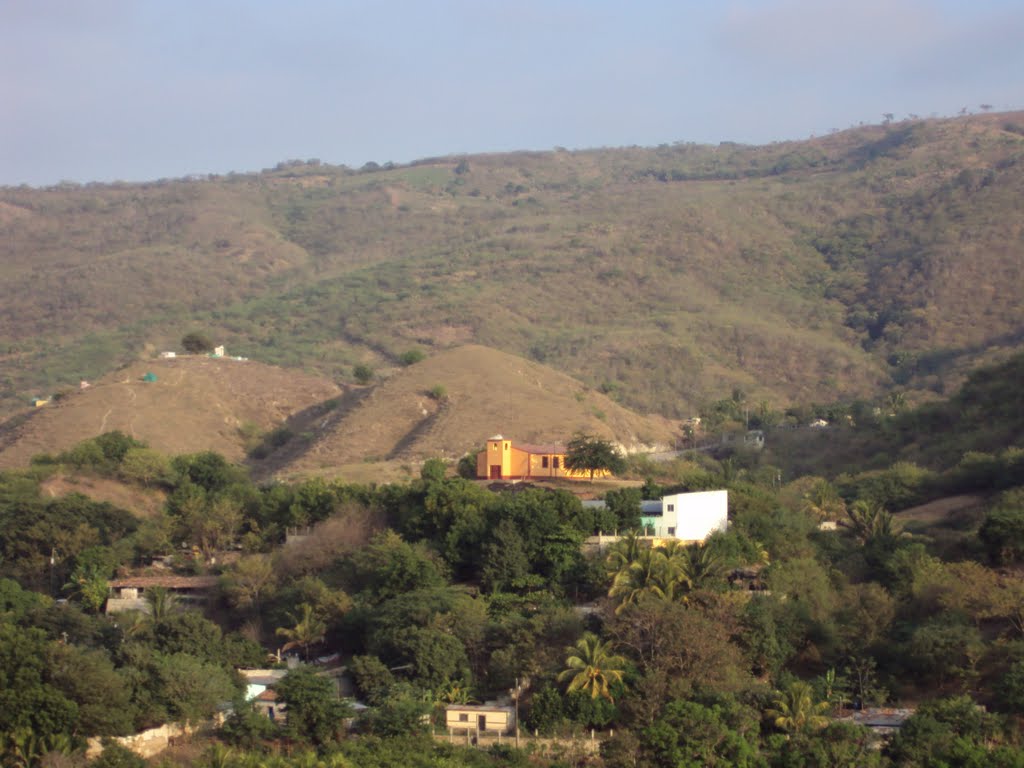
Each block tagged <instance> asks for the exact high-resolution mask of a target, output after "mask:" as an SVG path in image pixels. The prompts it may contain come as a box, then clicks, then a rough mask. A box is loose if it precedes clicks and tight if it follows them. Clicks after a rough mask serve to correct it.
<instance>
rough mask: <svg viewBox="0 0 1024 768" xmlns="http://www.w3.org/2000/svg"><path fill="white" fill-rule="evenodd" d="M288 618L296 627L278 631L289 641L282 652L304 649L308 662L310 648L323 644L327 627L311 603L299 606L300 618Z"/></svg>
mask: <svg viewBox="0 0 1024 768" xmlns="http://www.w3.org/2000/svg"><path fill="white" fill-rule="evenodd" d="M288 617H289V618H290V619H291V620H292V623H293V624H294V626H292V627H280V628H279V629H278V630H277V634H278V635H280V636H281V637H284V638H285V639H286V640H287V641H288V642H286V643H285V644H284V647H283V649H282V650H285V651H287V650H290V649H292V648H302V654H303V656H304V657H305V659H306V660H307V661H308V660H309V647H310V646H311V645H316V644H317V643H322V642H323V639H324V636H325V634H326V633H327V625H326V624H325V623H324V622H323V620H322V619H321V618H320V617H319V616H317V615H316V613H315V612H314V610H313V606H311V605H310V604H309V603H303V604H302V605H300V606H299V616H298V618H296V617H295V616H294V615H292V614H288Z"/></svg>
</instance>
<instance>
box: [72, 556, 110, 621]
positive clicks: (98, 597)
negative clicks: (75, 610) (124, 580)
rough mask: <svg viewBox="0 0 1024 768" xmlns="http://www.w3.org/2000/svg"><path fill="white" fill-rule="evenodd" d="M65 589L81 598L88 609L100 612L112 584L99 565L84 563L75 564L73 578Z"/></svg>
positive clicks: (92, 611)
mask: <svg viewBox="0 0 1024 768" xmlns="http://www.w3.org/2000/svg"><path fill="white" fill-rule="evenodd" d="M64 589H65V590H66V591H67V592H69V593H71V594H72V595H73V596H74V597H77V598H78V599H79V600H81V601H82V605H83V606H85V609H86V610H88V611H90V612H91V613H99V611H100V609H101V608H102V607H103V604H104V603H105V602H106V601H107V593H108V592H109V591H110V584H109V582H108V581H107V578H106V576H104V575H103V571H102V570H101V569H100V566H99V565H97V564H96V563H82V564H79V565H77V566H75V570H74V571H73V572H72V573H71V580H70V581H69V582H68V583H67V584H65V585H64Z"/></svg>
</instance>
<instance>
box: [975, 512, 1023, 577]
mask: <svg viewBox="0 0 1024 768" xmlns="http://www.w3.org/2000/svg"><path fill="white" fill-rule="evenodd" d="M1006 495H1007V496H1009V494H1006ZM978 536H979V537H980V538H981V542H982V544H984V546H985V550H986V551H987V552H988V555H989V557H990V558H991V560H992V562H993V563H995V564H997V565H1009V564H1011V563H1017V562H1021V561H1024V509H1021V508H1012V507H1007V506H1002V505H1000V506H998V507H997V508H996V509H993V510H992V511H991V512H989V513H988V515H986V517H985V522H984V523H982V525H981V528H980V529H979V530H978Z"/></svg>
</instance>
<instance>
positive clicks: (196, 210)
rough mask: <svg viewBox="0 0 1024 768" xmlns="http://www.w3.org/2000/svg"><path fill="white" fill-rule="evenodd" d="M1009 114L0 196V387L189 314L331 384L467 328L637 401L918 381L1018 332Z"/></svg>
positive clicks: (135, 344)
mask: <svg viewBox="0 0 1024 768" xmlns="http://www.w3.org/2000/svg"><path fill="white" fill-rule="evenodd" d="M1022 157H1024V116H1022V115H1020V114H1001V115H981V116H972V117H964V118H958V119H950V120H925V121H912V122H911V121H908V122H902V123H894V124H888V125H882V126H865V127H861V128H855V129H851V130H849V131H845V132H841V133H836V134H833V135H830V136H827V137H821V138H815V139H810V140H807V141H801V142H788V143H780V144H773V145H770V146H765V147H748V146H740V145H733V144H722V145H719V146H698V145H692V144H676V145H671V146H667V145H666V146H661V147H657V148H650V149H644V148H628V149H614V150H594V151H579V152H567V151H563V150H554V151H552V152H546V153H517V154H506V155H488V156H473V157H453V158H439V159H431V160H424V161H421V162H419V163H415V164H412V165H409V166H402V167H391V166H378V165H375V164H368V166H366V167H364V168H362V169H359V170H352V169H347V168H342V167H332V166H327V165H323V164H321V163H319V162H316V161H308V162H291V163H282V164H281V165H279V166H278V167H277V168H275V169H273V170H267V171H264V172H261V173H249V174H229V175H227V176H223V177H208V178H207V177H203V178H196V179H187V180H162V181H157V182H153V183H150V184H137V185H136V184H113V185H86V186H84V187H78V186H74V185H63V186H60V187H56V188H51V189H29V188H17V189H14V188H6V189H3V190H0V274H2V275H3V280H2V281H0V337H2V339H3V348H0V366H2V368H0V372H2V379H0V398H2V401H0V406H2V408H3V409H4V410H5V411H7V412H10V411H11V410H14V409H16V408H20V407H24V405H25V403H26V401H27V398H28V397H30V396H32V395H37V394H39V395H43V394H49V393H51V392H52V391H54V390H58V389H60V388H61V387H62V386H69V385H74V384H77V382H78V380H79V379H80V378H83V377H84V378H92V377H95V376H97V375H99V374H101V373H104V372H106V371H108V370H110V369H111V368H112V367H114V366H116V365H118V364H121V363H124V362H127V361H129V360H132V359H134V358H136V357H137V356H138V355H140V354H145V353H152V351H154V350H156V349H159V348H166V347H173V346H175V345H176V344H177V340H178V339H180V338H181V336H182V334H183V333H185V332H186V331H189V330H193V329H196V328H201V329H203V330H205V331H206V332H207V333H208V334H210V335H212V336H213V337H215V338H216V339H218V340H219V341H223V342H225V343H227V345H228V347H229V350H230V351H232V352H234V353H238V354H243V355H246V356H249V357H251V358H253V359H257V360H261V361H264V362H270V363H275V364H281V365H292V366H299V367H305V368H307V369H311V370H314V371H316V372H318V373H321V374H325V375H327V376H330V377H334V378H336V379H346V378H349V377H350V376H351V373H352V369H353V366H354V365H355V364H359V363H361V364H364V365H368V366H371V367H373V368H374V369H376V370H377V371H379V372H381V373H387V372H388V370H389V369H390V368H391V367H393V366H395V365H396V363H397V361H398V358H399V356H400V355H401V354H402V353H403V352H407V351H409V350H410V349H421V350H423V351H426V352H429V351H431V350H435V349H439V348H445V347H448V346H452V345H457V344H462V343H466V342H475V343H479V344H484V345H487V346H491V347H495V348H497V349H501V350H504V351H507V352H512V353H515V354H519V355H523V356H527V357H530V358H532V359H534V360H536V361H539V362H543V363H545V364H546V365H549V366H552V367H554V368H556V369H557V370H561V371H563V372H565V373H568V374H570V375H572V376H574V377H576V378H579V379H581V380H582V381H584V382H585V383H587V384H588V385H590V386H592V387H594V388H600V389H601V390H602V391H604V392H605V393H606V394H610V395H612V396H613V397H615V398H618V399H619V400H620V401H621V402H623V403H624V404H626V405H630V406H632V407H635V408H638V409H639V410H641V411H656V412H660V413H662V414H664V415H666V416H690V415H693V413H695V412H696V410H697V408H698V406H699V405H700V404H702V403H704V402H706V401H708V400H714V399H717V398H719V397H721V396H723V393H728V392H729V391H731V390H732V389H733V388H741V389H743V390H744V391H745V392H746V393H747V395H748V396H749V397H750V398H751V400H752V401H754V400H767V401H770V402H771V403H772V404H773V406H774V407H776V408H779V407H782V406H785V405H789V404H792V403H794V402H810V401H818V402H825V401H834V400H837V399H841V398H852V397H856V396H860V397H877V396H879V395H881V394H882V393H884V392H885V391H887V390H888V389H889V388H891V387H892V386H894V385H895V386H899V387H901V388H903V389H905V390H907V391H908V393H909V396H910V398H911V399H914V398H916V397H928V396H931V395H930V394H929V393H933V392H938V393H942V392H948V391H953V390H954V389H955V387H956V385H957V384H958V383H959V381H961V380H962V377H963V374H964V372H965V371H966V370H968V369H969V368H971V367H973V366H974V365H975V364H977V363H978V362H979V361H982V360H986V359H990V358H994V357H998V356H1000V355H1001V354H1004V353H1005V352H1006V351H1008V350H1012V349H1014V348H1016V347H1018V346H1019V343H1020V340H1021V334H1022V325H1021V320H1020V313H1019V307H1020V306H1021V304H1022V301H1024V275H1022V268H1024V267H1022V265H1024V258H1022V256H1024V254H1022V231H1021V227H1022V226H1024V225H1022V223H1021V219H1020V216H1019V215H1017V214H1018V211H1019V200H1020V199H1021V194H1022V192H1024V164H1022V162H1021V159H1022Z"/></svg>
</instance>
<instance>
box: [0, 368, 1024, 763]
mask: <svg viewBox="0 0 1024 768" xmlns="http://www.w3.org/2000/svg"><path fill="white" fill-rule="evenodd" d="M1021 359H1022V358H1021V357H1020V356H1018V357H1017V358H1015V359H1013V360H1011V361H1010V362H1008V363H1006V364H1004V365H1001V366H996V367H991V368H986V369H983V370H981V371H978V372H977V373H975V374H974V375H972V377H971V378H970V380H969V381H968V382H967V384H966V385H965V386H964V388H963V389H962V390H961V391H960V392H959V393H958V394H957V395H955V396H954V397H953V398H951V399H950V400H949V401H948V402H946V403H941V404H939V403H937V404H934V405H929V406H927V407H926V408H907V409H906V410H905V411H903V412H902V413H899V414H883V415H881V416H880V417H879V418H878V419H876V420H875V421H866V420H862V421H861V422H858V423H857V424H855V425H849V426H848V427H845V428H844V430H849V431H853V432H859V433H860V437H861V439H862V440H863V443H862V445H868V446H874V447H882V448H884V449H885V450H893V451H900V450H914V449H916V447H919V446H920V445H925V444H931V445H934V446H936V447H941V450H939V451H938V452H937V453H935V454H934V455H933V456H931V461H932V462H933V463H932V465H931V466H919V465H917V464H914V463H911V462H908V461H906V460H903V461H896V462H894V463H891V464H888V463H887V464H885V465H884V466H879V467H877V468H873V469H870V470H867V471H862V470H861V469H859V468H857V467H856V466H853V465H845V466H841V467H839V469H841V470H842V471H840V472H837V473H829V475H828V476H816V475H813V474H810V473H801V474H800V475H797V474H796V473H793V472H791V471H785V472H784V471H783V468H782V467H781V466H779V465H777V464H774V463H773V456H772V453H771V452H770V450H769V449H765V450H762V451H751V450H744V449H739V450H736V451H734V452H733V453H732V455H730V456H728V457H723V458H719V459H714V458H711V457H709V456H708V455H706V454H704V453H703V452H700V451H692V452H689V453H687V454H685V455H683V456H680V457H678V458H675V459H673V460H670V461H665V462H654V461H652V460H650V459H649V458H644V457H634V458H633V459H631V460H630V468H629V470H628V472H629V473H631V477H632V479H634V480H641V479H642V480H643V488H642V489H641V488H638V487H635V485H634V486H633V487H629V486H628V485H626V484H623V486H622V487H618V488H613V487H612V486H611V481H601V483H600V484H599V485H595V484H593V483H587V482H585V481H584V482H581V483H578V484H576V485H574V486H572V487H573V489H574V490H579V491H589V492H591V493H592V492H594V491H595V490H602V491H604V500H605V507H604V508H595V507H592V506H589V505H588V506H584V505H583V504H582V503H581V502H580V499H579V498H578V496H577V495H575V494H574V493H573V492H571V491H570V490H567V489H566V488H565V487H554V486H548V485H544V484H539V485H530V484H521V485H518V486H515V487H511V488H505V489H502V490H498V491H495V490H492V489H491V488H488V487H484V485H483V484H482V483H477V482H474V481H471V480H467V479H464V478H462V477H455V476H452V473H451V472H450V471H449V469H448V468H446V464H445V463H444V462H442V461H439V460H436V459H433V460H429V461H427V462H425V463H424V464H423V465H422V467H421V469H420V472H419V476H418V477H417V478H414V479H411V480H409V481H406V482H403V483H395V484H381V485H378V484H370V485H360V484H355V483H350V482H344V481H340V480H339V481H327V480H325V479H323V478H312V479H307V480H304V481H302V482H300V483H294V484H289V483H270V484H265V485H255V484H254V483H253V482H252V481H251V479H250V478H249V476H248V475H247V473H246V472H245V471H244V470H243V469H242V468H241V467H238V466H234V465H232V464H230V463H229V462H227V461H225V460H224V459H223V457H221V456H219V455H217V454H215V453H212V452H201V453H193V454H185V455H178V456H174V457H170V456H166V455H164V454H161V453H159V452H158V451H155V450H153V449H152V448H149V447H146V446H145V445H143V444H141V443H140V442H138V441H136V440H133V439H131V438H130V437H128V436H126V435H124V434H122V433H118V432H111V433H105V434H103V435H100V436H98V437H95V438H91V439H89V440H86V441H83V442H81V443H79V444H77V445H75V446H73V447H72V448H71V449H69V450H67V451H64V452H61V453H59V454H56V455H50V456H40V457H36V459H35V460H34V461H33V464H32V466H31V467H29V468H26V469H23V470H20V471H10V472H0V640H2V641H3V642H0V682H2V683H3V685H4V687H3V689H2V690H4V691H8V692H11V693H9V694H8V695H7V696H6V698H5V699H4V701H5V702H6V706H5V707H4V708H3V710H2V712H0V762H3V764H4V765H8V764H10V765H18V766H28V767H30V768H43V766H49V765H59V766H69V768H80V766H84V765H85V764H86V763H85V760H84V756H83V752H84V750H85V747H86V740H87V738H89V737H92V738H93V739H95V740H98V739H100V738H102V737H115V736H121V735H124V734H127V733H132V732H135V731H137V730H139V729H141V728H144V727H148V726H153V725H157V724H161V723H166V722H182V721H191V722H203V721H205V719H206V718H207V717H209V716H210V715H211V714H213V713H214V712H216V711H224V709H225V703H226V702H227V701H229V700H230V701H231V702H232V703H231V705H230V707H228V708H227V709H228V710H229V714H228V715H227V717H226V720H225V722H224V724H223V726H222V727H219V728H217V729H211V730H208V731H205V732H201V733H199V734H197V735H196V736H194V737H192V738H189V739H186V740H184V741H183V742H181V743H177V744H174V745H171V747H170V748H169V749H167V750H165V751H163V752H162V753H161V754H160V755H158V756H156V757H154V758H153V759H151V760H150V761H149V762H148V764H149V765H160V766H168V767H169V766H175V767H178V766H180V768H249V766H264V767H265V768H295V767H296V766H307V765H308V766H313V765H325V766H336V767H339V768H355V767H356V766H359V768H362V767H363V766H381V768H384V767H385V766H388V767H389V768H390V766H395V765H401V766H405V765H409V766H422V768H441V766H444V767H445V768H499V766H502V767H516V768H526V766H536V768H557V767H558V766H576V767H578V768H582V767H583V766H605V767H606V768H670V767H673V768H674V767H675V766H680V765H695V766H696V765H700V766H718V765H721V766H726V765H728V766H748V767H749V768H791V767H792V766H808V765H814V766H832V765H837V766H857V767H858V768H861V767H864V768H871V767H874V768H897V767H900V768H902V767H906V768H926V767H928V766H996V767H997V768H1003V767H1005V768H1012V767H1015V766H1019V765H1020V764H1021V760H1022V756H1024V751H1022V750H1024V736H1022V732H1021V716H1022V714H1024V639H1022V638H1024V608H1022V606H1024V511H1022V500H1024V486H1022V485H1021V478H1022V476H1024V475H1022V471H1024V450H1022V449H1021V446H1020V437H1019V435H1020V431H1019V426H1020V419H1021V414H1022V413H1024V409H1021V408H1020V403H1019V400H1020V394H1019V391H1018V390H1019V387H1017V386H1016V384H1017V382H1018V381H1019V374H1020V365H1021ZM945 418H949V419H953V422H952V423H951V424H950V426H952V427H953V428H954V429H953V430H949V429H946V428H945V427H944V426H943V425H942V423H941V422H942V420H943V419H945ZM912 425H917V426H916V428H915V427H913V426H912ZM831 429H832V428H829V430H824V432H828V431H831ZM1014 430H1016V435H1017V436H1016V437H1014V436H1013V435H1012V434H1011V432H1012V431H1014ZM792 431H796V430H792ZM958 440H960V441H961V442H959V443H958V442H957V441H958ZM968 449H973V450H968ZM979 450H985V451H988V452H987V453H980V452H979ZM118 483H120V484H122V485H123V487H124V491H126V492H124V493H120V494H116V495H115V494H112V493H111V490H112V489H113V488H114V487H115V486H116V485H117V484H118ZM69 487H71V488H83V489H87V488H102V489H105V492H104V496H105V498H106V499H108V500H104V501H99V500H95V499H90V498H87V497H85V496H83V495H81V494H78V493H58V492H57V491H58V489H59V488H69ZM708 489H724V490H726V491H727V494H728V520H729V525H728V530H726V531H716V532H715V533H713V534H711V535H710V536H709V537H708V538H707V539H705V540H704V541H702V542H684V541H680V540H670V541H664V540H663V541H662V542H660V545H659V546H652V544H653V542H651V541H650V540H649V539H644V538H642V537H641V536H639V535H637V534H635V533H630V534H627V535H625V536H623V537H622V538H621V539H620V540H618V541H616V542H614V543H612V542H607V541H606V547H605V548H603V549H598V548H596V547H594V546H592V545H591V546H588V545H586V544H585V541H586V539H587V537H588V536H591V535H592V534H594V533H596V532H598V531H604V532H607V531H609V530H619V531H631V530H636V529H637V527H638V526H639V524H640V512H641V507H640V500H641V498H643V497H654V498H658V497H661V496H663V495H667V494H676V493H683V494H685V493H687V492H691V491H701V490H708ZM142 497H145V498H147V499H148V501H147V505H148V508H147V509H145V510H144V511H143V510H141V509H140V510H139V511H138V513H137V514H133V513H132V512H130V511H128V510H125V509H121V508H118V506H116V503H117V501H116V499H122V500H131V499H132V498H142ZM944 497H945V498H944ZM675 498H685V497H675ZM952 499H955V500H957V501H956V503H955V504H953V503H947V502H950V501H951V500H952ZM129 503H131V502H129ZM928 503H931V506H930V507H927V505H928ZM154 504H155V505H157V506H156V507H154V506H153V505H154ZM926 507H927V508H926ZM297 530H298V531H305V532H306V535H304V536H301V537H296V536H295V535H294V534H295V532H296V531H297ZM289 539H290V541H289ZM591 544H592V542H591ZM195 574H201V575H202V576H203V577H205V578H204V580H203V583H204V584H205V585H206V586H205V590H206V592H205V599H201V600H197V599H196V596H195V595H192V596H188V597H186V596H177V597H176V596H174V595H173V594H171V593H170V592H169V590H168V588H166V587H163V588H161V587H156V588H149V587H147V588H146V591H145V594H144V600H142V601H141V605H140V606H139V607H140V608H141V609H142V610H140V611H126V612H120V613H117V614H114V615H107V616H104V615H103V613H104V607H105V606H106V608H107V609H108V610H109V609H110V602H109V601H108V598H109V597H110V596H113V595H112V592H111V587H115V585H117V584H118V583H121V582H118V581H116V580H115V579H117V578H122V577H123V578H127V577H128V576H133V577H135V578H143V577H152V576H163V577H164V578H165V579H166V578H167V577H168V576H171V575H173V579H171V580H169V581H167V582H166V583H169V584H174V583H175V580H180V579H184V578H185V576H186V575H195ZM59 597H60V598H63V599H61V600H60V601H59V602H58V601H57V599H56V598H59ZM276 649H280V650H281V651H282V652H283V653H289V652H290V653H291V654H292V656H293V662H292V664H291V665H290V666H291V668H289V669H285V667H286V665H285V664H283V663H278V662H277V659H276V658H273V657H271V656H269V655H268V654H272V653H273V652H274V651H275V650H276ZM266 664H271V665H272V666H274V667H275V668H276V670H275V671H276V673H277V674H278V675H279V679H278V681H277V682H276V683H273V690H274V694H273V696H275V697H276V698H275V699H273V700H274V701H275V706H279V705H280V704H282V703H283V704H284V705H285V706H286V707H287V713H288V714H287V718H280V717H277V718H276V719H274V720H272V719H270V718H269V717H266V716H265V715H263V714H260V713H259V712H260V711H259V710H257V709H256V708H254V704H253V703H252V702H251V701H246V698H245V696H243V686H242V684H241V680H240V678H238V677H237V676H236V675H235V674H234V670H235V669H236V668H239V667H243V668H251V667H255V666H263V665H266ZM342 667H343V668H344V669H342ZM265 673H266V670H264V671H263V672H261V673H260V674H265ZM338 677H340V678H342V679H344V680H345V681H347V684H348V685H351V687H352V690H351V693H352V697H351V698H343V697H340V696H339V695H338V692H337V689H336V688H335V686H334V684H333V683H332V682H331V680H332V679H334V678H338ZM510 693H516V694H517V696H518V699H517V700H516V702H515V710H516V712H517V715H518V716H519V717H520V718H521V723H522V727H521V729H520V730H521V733H520V736H521V738H520V740H519V741H520V746H521V747H522V749H517V748H515V746H514V745H515V743H516V741H515V736H514V735H513V733H514V731H512V732H509V733H506V734H505V735H504V740H503V741H502V740H501V739H500V738H496V737H497V734H496V733H494V732H492V733H490V734H488V733H485V732H480V733H476V728H475V722H476V721H473V722H472V723H471V724H470V725H469V726H467V727H468V728H469V730H470V731H471V733H470V734H468V735H465V734H463V733H462V732H459V733H458V734H457V736H459V737H461V738H458V737H456V738H453V737H452V736H449V735H448V733H447V732H446V719H445V717H446V707H447V706H449V705H452V706H460V707H464V706H467V705H469V706H470V707H472V704H473V703H474V702H478V701H484V702H486V701H491V702H493V701H496V700H498V699H499V698H500V697H508V696H509V694H510ZM352 699H355V700H356V701H357V702H359V712H358V713H356V712H355V711H353V709H352V706H353V703H352ZM503 701H505V702H507V703H508V705H509V706H511V699H508V698H504V699H503ZM492 709H493V706H492ZM470 711H473V712H477V711H481V710H472V709H470ZM353 716H354V720H353V719H352V718H353ZM869 716H870V717H872V718H881V719H882V720H884V721H885V722H886V723H888V724H889V726H890V727H891V729H892V730H891V732H888V733H881V732H878V731H876V730H874V729H872V728H869V727H867V726H866V725H864V724H863V722H864V720H863V718H865V717H869ZM875 722H877V720H876V721H875ZM350 724H351V725H352V727H351V728H350ZM474 740H476V743H474ZM452 742H454V743H452ZM94 743H96V742H94ZM97 749H102V755H101V756H100V758H99V762H98V763H97V764H96V765H98V766H100V768H115V767H118V766H128V767H129V768H144V766H145V765H146V764H147V763H144V762H143V761H142V760H141V759H139V758H137V757H135V756H134V755H132V754H130V753H128V752H127V751H126V750H125V749H124V748H123V747H119V746H117V745H115V744H110V743H108V744H107V745H106V746H102V745H98V746H97Z"/></svg>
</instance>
